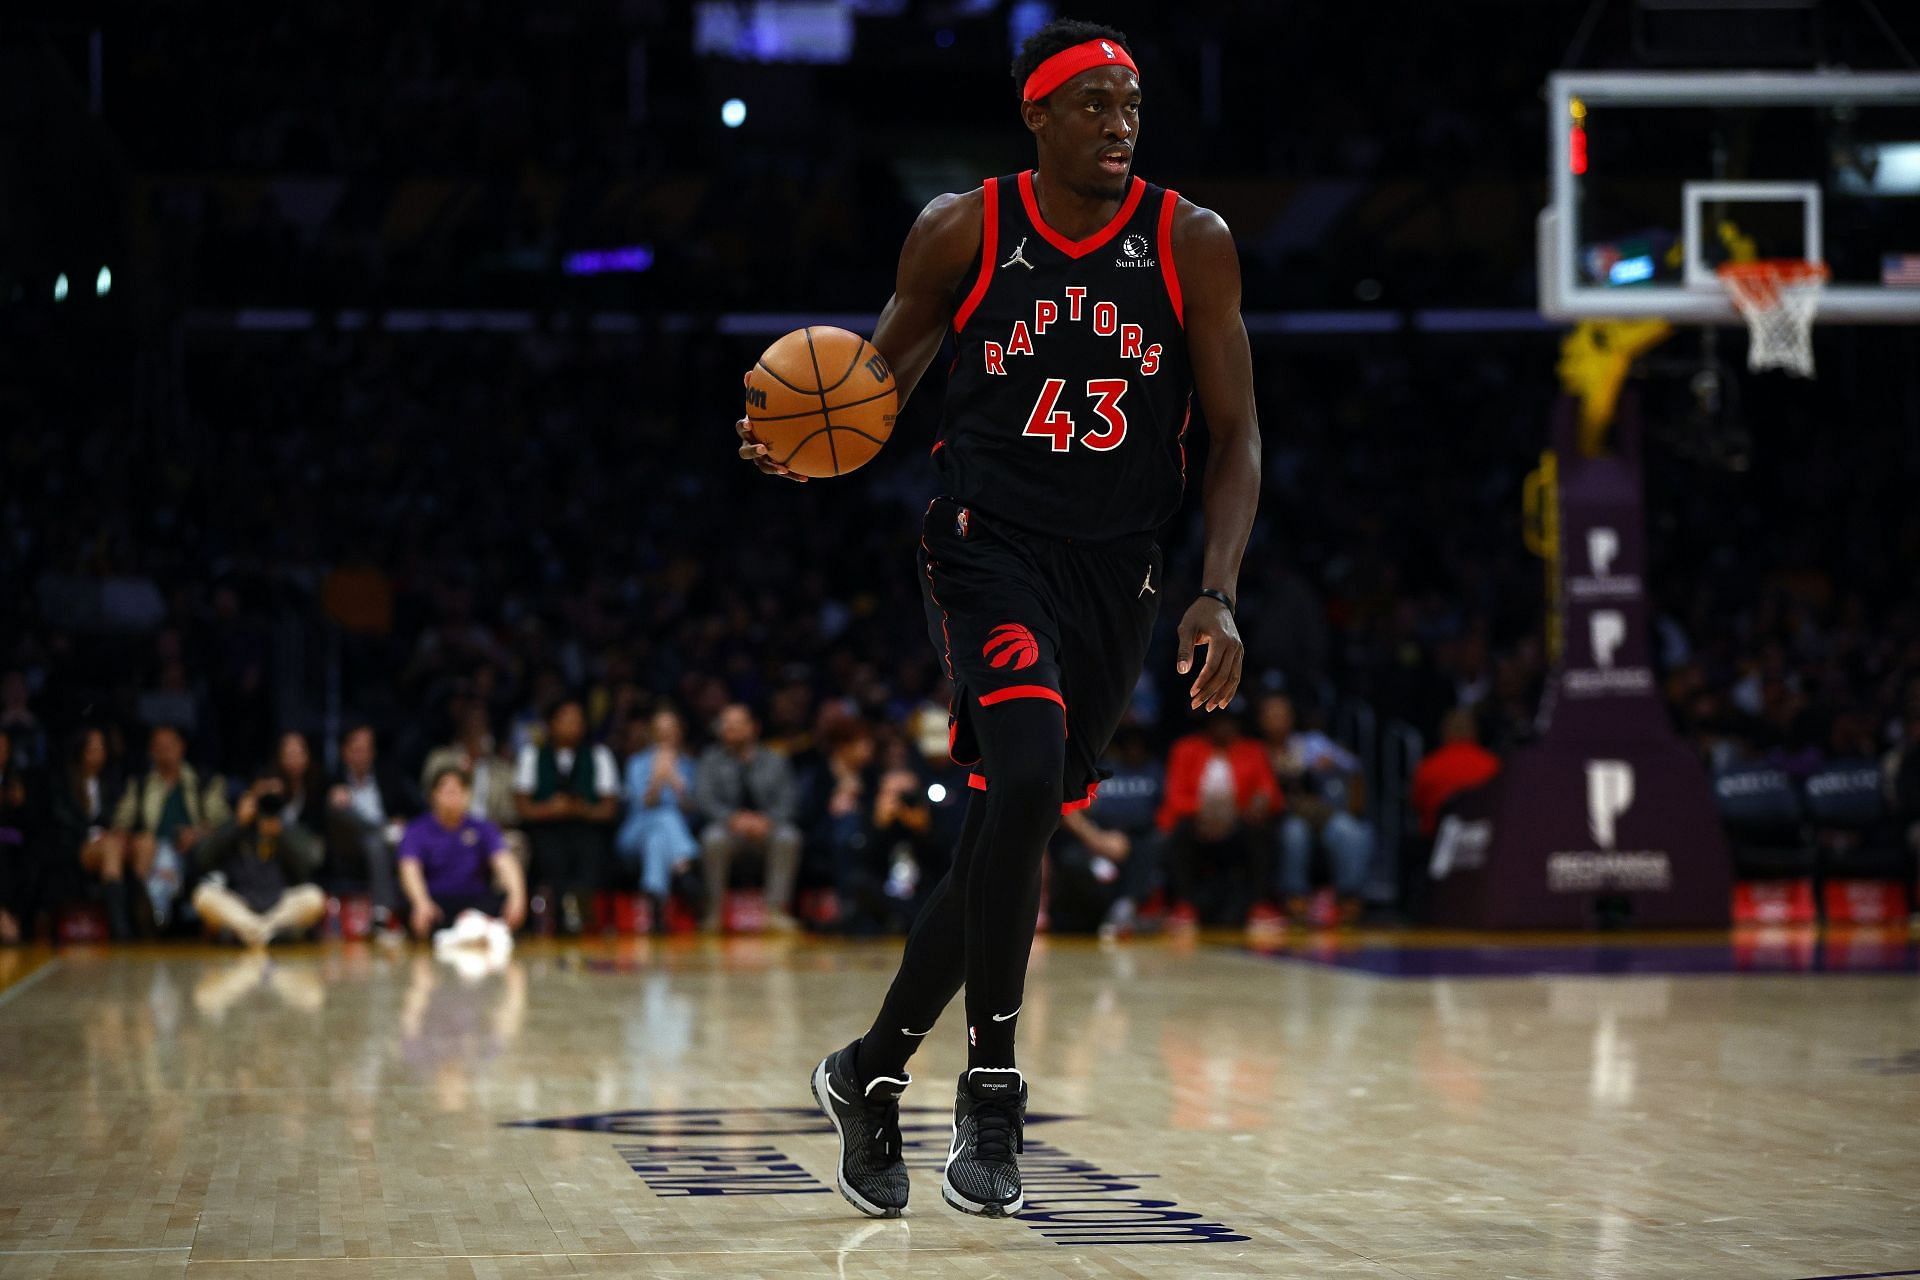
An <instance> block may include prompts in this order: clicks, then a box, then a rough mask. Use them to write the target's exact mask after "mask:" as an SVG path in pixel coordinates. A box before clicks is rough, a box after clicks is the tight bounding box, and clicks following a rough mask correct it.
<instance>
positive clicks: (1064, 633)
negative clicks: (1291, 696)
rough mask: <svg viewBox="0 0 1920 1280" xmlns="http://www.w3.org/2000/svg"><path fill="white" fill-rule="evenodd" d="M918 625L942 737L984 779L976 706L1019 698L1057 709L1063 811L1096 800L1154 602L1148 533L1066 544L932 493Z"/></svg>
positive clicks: (1155, 570)
mask: <svg viewBox="0 0 1920 1280" xmlns="http://www.w3.org/2000/svg"><path fill="white" fill-rule="evenodd" d="M919 561H920V595H921V598H922V600H923V602H924V603H925V605H926V612H927V634H928V636H929V637H930V638H931V639H932V641H933V645H934V648H935V649H937V650H938V651H939V652H940V655H941V660H942V661H943V662H944V663H945V664H946V669H947V675H948V676H949V677H950V678H951V679H952V680H953V684H954V696H953V702H952V704H951V705H950V707H949V709H948V715H949V723H948V741H949V744H950V751H951V754H952V756H953V758H954V760H955V761H956V762H957V763H959V764H963V765H968V766H970V767H972V768H973V770H974V772H973V774H972V775H971V776H969V778H968V785H970V786H972V787H974V788H976V789H978V790H986V789H987V788H988V787H990V786H991V785H992V781H993V779H992V776H991V774H992V762H991V761H988V762H985V763H983V762H982V761H981V760H980V747H979V743H978V740H977V738H976V736H975V734H974V732H973V718H974V717H975V716H983V715H987V716H990V715H992V714H993V709H994V708H995V707H996V706H1000V705H1002V704H1004V703H1006V702H1009V701H1012V700H1014V699H1017V698H1045V699H1047V700H1049V701H1052V702H1056V703H1059V704H1060V706H1061V707H1062V708H1063V709H1064V711H1065V712H1066V724H1067V743H1066V746H1067V757H1066V768H1065V771H1064V773H1063V775H1062V777H1061V786H1060V800H1061V808H1062V810H1063V811H1064V810H1067V809H1077V808H1084V807H1085V806H1086V805H1088V804H1091V803H1092V802H1093V793H1094V790H1095V788H1096V787H1097V786H1098V784H1099V780H1100V777H1101V773H1100V757H1101V756H1102V755H1103V754H1104V753H1105V752H1106V749H1107V745H1108V744H1109V743H1110V742H1112V741H1113V735H1114V731H1115V730H1117V729H1118V728H1119V727H1120V721H1121V719H1122V717H1124V716H1125V715H1126V712H1127V704H1128V703H1129V701H1131V699H1132V697H1133V690H1134V686H1135V684H1137V683H1138V682H1139V679H1140V669H1141V667H1142V665H1143V664H1144V663H1145V662H1146V658H1147V642H1148V641H1149V640H1150V639H1151V638H1152V636H1153V622H1154V617H1155V615H1156V614H1158V612H1159V609H1160V563H1161V562H1160V548H1159V547H1158V546H1156V545H1155V543H1154V541H1153V537H1152V535H1151V534H1139V535H1136V536H1134V537H1130V538H1123V539H1119V540H1116V541H1112V542H1101V543H1075V542H1068V541H1064V540H1061V539H1058V538H1048V537H1043V536H1040V535H1038V534H1032V533H1027V532H1025V531H1023V530H1021V529H1018V528H1015V527H1014V526H1012V525H1009V524H1006V523H1004V522H1002V521H998V520H996V519H994V518H993V517H991V516H986V515H983V514H982V513H981V512H980V511H979V510H978V509H976V508H968V507H964V506H961V505H960V504H959V503H958V502H956V501H954V500H953V499H951V498H936V499H934V501H933V503H932V505H930V506H929V507H928V508H927V514H926V520H925V523H924V526H923V528H922V530H921V536H920V555H919Z"/></svg>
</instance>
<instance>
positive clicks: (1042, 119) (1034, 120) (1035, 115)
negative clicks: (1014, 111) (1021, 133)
mask: <svg viewBox="0 0 1920 1280" xmlns="http://www.w3.org/2000/svg"><path fill="white" fill-rule="evenodd" d="M1049 114H1050V113H1049V112H1048V110H1047V104H1046V103H1044V102H1032V101H1029V100H1028V99H1025V98H1022V99H1021V100H1020V121H1021V123H1022V124H1024V125H1026V126H1027V132H1028V133H1031V134H1036V135H1037V134H1039V133H1042V132H1044V131H1045V129H1046V127H1047V117H1048V115H1049Z"/></svg>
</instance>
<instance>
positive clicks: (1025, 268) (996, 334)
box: [934, 172, 1193, 541]
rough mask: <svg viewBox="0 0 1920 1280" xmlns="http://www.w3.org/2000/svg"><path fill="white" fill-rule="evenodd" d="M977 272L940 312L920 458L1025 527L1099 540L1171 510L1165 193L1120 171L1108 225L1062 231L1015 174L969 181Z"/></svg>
mask: <svg viewBox="0 0 1920 1280" xmlns="http://www.w3.org/2000/svg"><path fill="white" fill-rule="evenodd" d="M981 190H982V193H983V195H984V198H985V199H984V203H985V206H986V208H985V222H984V225H983V227H982V233H981V246H980V267H979V271H978V274H977V275H976V276H974V277H973V279H972V287H971V289H970V290H969V292H968V293H967V295H966V297H965V299H964V300H963V301H962V302H961V304H960V307H959V309H958V310H957V311H956V312H955V315H954V335H955V345H956V355H955V360H954V367H953V373H952V376H951V377H950V378H949V380H948V385H947V400H946V407H945V410H944V413H943V416H942V422H941V430H940V439H939V442H938V443H937V444H935V445H934V458H935V461H936V463H937V464H938V466H939V468H940V475H941V479H942V482H943V487H944V488H945V490H946V492H947V493H948V494H949V495H951V496H952V497H954V498H956V499H958V500H959V501H960V502H961V503H963V504H964V505H966V506H970V507H974V508H977V509H978V510H980V511H982V512H985V513H987V514H989V515H994V516H998V517H999V518H1001V519H1003V520H1005V521H1007V522H1008V523H1011V524H1015V525H1019V526H1021V527H1023V528H1027V529H1030V530H1032V531H1034V532H1036V533H1044V534H1048V535H1051V536H1054V537H1060V538H1074V539H1086V540H1090V541H1102V540H1106V539H1111V538H1118V537H1123V536H1125V535H1127V534H1134V533H1142V532H1147V531H1151V530H1153V529H1156V528H1158V527H1159V526H1160V525H1161V524H1163V523H1164V522H1165V521H1166V520H1167V518H1168V517H1169V516H1171V515H1172V514H1173V512H1174V510H1175V508H1177V507H1178V506H1179V505H1180V494H1181V489H1182V486H1183V484H1184V483H1185V470H1186V465H1185V454H1184V450H1183V448H1182V436H1183V435H1184V434H1185V432H1186V426H1187V414H1188V409H1189V406H1190V403H1191V400H1192V393H1193V374H1192V368H1191V365H1190V364H1189V362H1188V359H1187V340H1186V330H1185V328H1184V327H1183V315H1182V306H1181V296H1180V279H1179V275H1178V274H1177V272H1176V271H1175V269H1174V261H1173V244H1172V239H1173V213H1174V208H1175V205H1176V204H1177V203H1178V201H1179V197H1178V196H1177V195H1176V194H1175V193H1174V192H1172V191H1168V190H1166V189H1165V188H1162V187H1156V186H1153V185H1152V184H1150V183H1148V182H1146V181H1144V180H1142V179H1140V178H1135V179H1133V181H1132V185H1131V186H1130V187H1129V188H1128V191H1127V195H1126V198H1125V200H1123V201H1122V202H1121V205H1120V211H1119V212H1118V213H1117V214H1115V215H1114V218H1113V221H1112V222H1110V223H1108V224H1107V225H1106V226H1105V227H1104V228H1102V229H1101V230H1100V231H1098V232H1095V233H1094V234H1093V235H1092V236H1089V237H1088V238H1087V239H1085V240H1077V241H1076V240H1069V239H1067V238H1066V237H1065V236H1063V235H1061V234H1060V233H1059V232H1057V231H1055V230H1054V229H1053V228H1052V227H1050V226H1048V225H1047V224H1046V221H1045V220H1044V219H1043V218H1042V217H1041V216H1040V207H1039V204H1038V202H1037V201H1036V200H1035V199H1034V190H1033V174H1032V173H1031V172H1027V173H1021V174H1016V175H1011V176H1008V177H1004V178H989V179H988V180H987V181H986V182H985V183H984V184H983V185H982V188H981Z"/></svg>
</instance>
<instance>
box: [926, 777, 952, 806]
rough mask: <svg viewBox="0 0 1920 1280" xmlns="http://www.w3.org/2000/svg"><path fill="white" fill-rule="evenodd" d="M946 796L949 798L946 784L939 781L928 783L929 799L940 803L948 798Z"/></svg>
mask: <svg viewBox="0 0 1920 1280" xmlns="http://www.w3.org/2000/svg"><path fill="white" fill-rule="evenodd" d="M946 798H947V789H946V787H945V786H943V785H941V784H940V783H938V782H933V783H928V784H927V799H929V800H931V801H933V803H935V804H940V803H941V802H943V801H944V800H946Z"/></svg>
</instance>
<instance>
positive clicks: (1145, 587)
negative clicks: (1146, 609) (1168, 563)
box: [1133, 565, 1160, 600]
mask: <svg viewBox="0 0 1920 1280" xmlns="http://www.w3.org/2000/svg"><path fill="white" fill-rule="evenodd" d="M1149 594H1151V595H1156V596H1157V595H1159V594H1160V593H1159V592H1158V591H1155V590H1154V589H1153V566H1152V565H1148V566H1147V576H1146V578H1145V579H1143V580H1142V581H1141V583H1140V590H1138V591H1137V592H1135V593H1134V596H1133V598H1134V599H1135V600H1138V599H1140V598H1141V597H1142V596H1145V595H1149Z"/></svg>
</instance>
